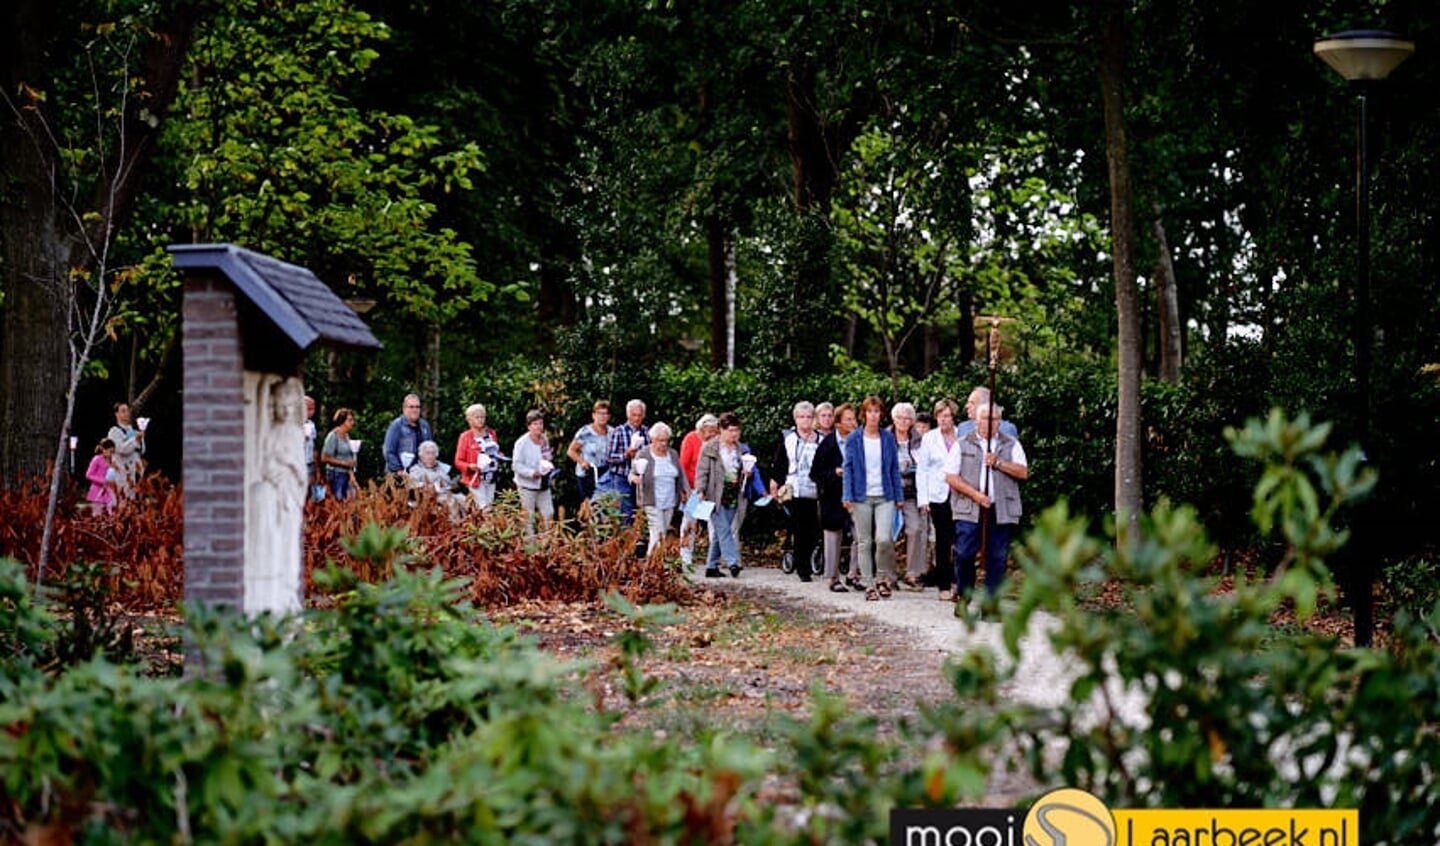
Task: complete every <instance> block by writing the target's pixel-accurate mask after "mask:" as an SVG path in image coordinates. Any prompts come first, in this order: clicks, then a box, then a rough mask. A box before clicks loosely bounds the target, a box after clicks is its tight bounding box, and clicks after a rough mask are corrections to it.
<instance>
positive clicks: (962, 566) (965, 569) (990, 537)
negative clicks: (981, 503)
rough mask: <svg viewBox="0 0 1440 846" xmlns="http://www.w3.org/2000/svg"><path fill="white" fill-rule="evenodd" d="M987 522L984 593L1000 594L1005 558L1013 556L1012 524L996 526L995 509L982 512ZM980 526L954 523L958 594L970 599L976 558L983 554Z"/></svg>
mask: <svg viewBox="0 0 1440 846" xmlns="http://www.w3.org/2000/svg"><path fill="white" fill-rule="evenodd" d="M981 511H982V514H981V519H982V520H984V521H985V523H984V525H985V532H984V534H985V592H986V593H987V594H989V595H990V596H994V595H995V594H997V593H999V592H1000V583H1001V582H1003V581H1005V564H1006V559H1007V558H1009V556H1010V534H1011V533H1012V532H1013V531H1014V530H1015V526H1014V524H1013V523H1004V524H1002V523H996V522H995V509H994V508H985V509H981ZM980 526H981V524H980V523H978V522H976V523H971V522H969V521H967V520H956V521H955V591H956V592H957V593H959V594H963V595H966V596H968V595H969V594H970V592H971V591H973V590H975V556H976V555H978V554H979V553H980V534H981V532H980Z"/></svg>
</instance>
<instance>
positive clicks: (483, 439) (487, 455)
mask: <svg viewBox="0 0 1440 846" xmlns="http://www.w3.org/2000/svg"><path fill="white" fill-rule="evenodd" d="M465 422H466V423H468V424H469V425H470V428H469V429H466V430H465V431H464V432H461V433H460V439H459V440H458V441H456V442H455V469H456V470H459V471H460V482H461V484H463V485H465V487H467V488H469V490H470V497H471V499H473V500H474V501H475V504H476V505H477V506H479V507H480V509H481V510H482V511H483V510H486V509H488V508H490V506H491V505H494V504H495V471H496V469H498V468H499V466H500V444H499V443H497V442H496V440H495V430H494V429H491V428H490V427H489V426H486V425H485V406H483V405H481V404H480V403H478V402H477V403H475V404H474V405H471V406H470V407H469V408H466V409H465Z"/></svg>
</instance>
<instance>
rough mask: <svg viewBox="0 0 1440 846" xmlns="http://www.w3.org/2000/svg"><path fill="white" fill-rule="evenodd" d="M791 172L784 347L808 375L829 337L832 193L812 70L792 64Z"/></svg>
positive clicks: (831, 166)
mask: <svg viewBox="0 0 1440 846" xmlns="http://www.w3.org/2000/svg"><path fill="white" fill-rule="evenodd" d="M785 94H786V108H787V113H788V116H789V141H790V163H791V171H792V173H793V175H794V178H795V212H796V214H798V215H799V216H800V222H799V226H798V237H797V239H796V243H795V246H794V256H793V260H792V262H791V266H792V268H793V270H792V291H793V296H794V302H793V304H792V305H791V314H793V315H794V316H795V319H794V320H793V321H792V322H791V324H790V327H789V328H790V344H789V347H790V349H791V351H792V354H793V356H794V363H795V365H796V368H797V369H798V370H800V371H810V370H815V369H818V368H821V367H823V366H824V365H825V362H826V359H827V357H828V355H827V354H828V352H829V338H828V336H827V335H826V333H825V332H823V331H817V327H820V326H823V325H825V321H826V320H827V319H828V318H829V316H830V303H831V302H832V300H833V296H832V292H831V290H830V288H831V278H830V252H831V246H832V244H833V242H834V234H833V233H832V232H831V231H830V222H829V215H830V201H831V198H832V197H833V196H834V192H835V179H836V173H835V156H834V154H833V151H832V150H831V144H832V142H831V140H830V139H829V138H828V136H827V134H826V129H825V125H824V123H823V121H822V120H821V116H820V113H819V110H818V109H817V108H816V106H815V67H814V65H813V63H811V62H810V61H806V60H801V61H799V62H797V64H796V65H795V67H794V69H793V70H792V71H791V74H790V77H789V79H788V80H787V82H786V88H785Z"/></svg>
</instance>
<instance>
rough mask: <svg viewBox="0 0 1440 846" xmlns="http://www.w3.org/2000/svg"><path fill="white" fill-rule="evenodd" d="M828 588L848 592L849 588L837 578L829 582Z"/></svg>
mask: <svg viewBox="0 0 1440 846" xmlns="http://www.w3.org/2000/svg"><path fill="white" fill-rule="evenodd" d="M830 590H831V591H832V592H834V593H849V592H850V589H849V588H847V587H845V585H843V584H841V583H840V582H839V581H838V580H836V581H833V582H831V583H830Z"/></svg>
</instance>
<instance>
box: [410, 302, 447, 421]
mask: <svg viewBox="0 0 1440 846" xmlns="http://www.w3.org/2000/svg"><path fill="white" fill-rule="evenodd" d="M420 335H421V337H420V355H419V361H418V362H417V363H418V365H419V367H418V368H417V370H418V372H417V373H416V374H415V375H416V378H415V388H416V390H415V393H417V394H419V395H420V402H421V403H422V405H423V413H424V415H425V417H426V419H428V420H435V419H437V417H438V416H439V414H440V342H441V339H442V333H441V331H440V323H439V321H435V320H431V321H427V322H426V323H425V325H424V326H423V327H421V329H420Z"/></svg>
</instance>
